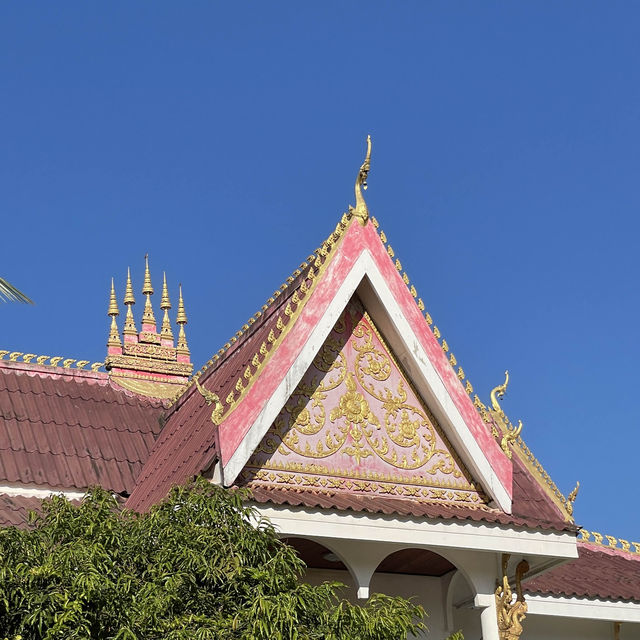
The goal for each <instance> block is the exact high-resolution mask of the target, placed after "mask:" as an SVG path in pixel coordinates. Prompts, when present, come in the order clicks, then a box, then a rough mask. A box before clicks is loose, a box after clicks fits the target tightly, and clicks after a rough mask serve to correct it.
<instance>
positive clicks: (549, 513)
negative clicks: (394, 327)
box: [128, 216, 576, 531]
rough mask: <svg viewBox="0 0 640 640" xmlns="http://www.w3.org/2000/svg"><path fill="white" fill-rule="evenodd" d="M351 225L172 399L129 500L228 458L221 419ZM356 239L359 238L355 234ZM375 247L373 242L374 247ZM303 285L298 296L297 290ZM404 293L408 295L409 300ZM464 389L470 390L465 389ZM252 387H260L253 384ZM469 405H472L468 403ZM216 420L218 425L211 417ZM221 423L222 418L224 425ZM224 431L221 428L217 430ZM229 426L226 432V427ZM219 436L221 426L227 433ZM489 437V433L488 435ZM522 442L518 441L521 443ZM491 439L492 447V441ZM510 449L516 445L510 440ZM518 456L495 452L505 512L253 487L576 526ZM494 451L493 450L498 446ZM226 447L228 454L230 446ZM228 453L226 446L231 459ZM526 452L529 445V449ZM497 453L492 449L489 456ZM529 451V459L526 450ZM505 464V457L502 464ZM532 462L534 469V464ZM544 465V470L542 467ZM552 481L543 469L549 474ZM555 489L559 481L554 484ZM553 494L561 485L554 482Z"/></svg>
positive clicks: (262, 498)
mask: <svg viewBox="0 0 640 640" xmlns="http://www.w3.org/2000/svg"><path fill="white" fill-rule="evenodd" d="M352 224H353V225H355V224H357V222H356V221H355V220H354V219H353V218H351V217H349V216H344V217H343V219H342V221H341V223H340V224H339V225H338V227H337V228H336V230H335V231H334V232H333V233H332V234H331V235H330V236H329V238H328V239H327V241H325V243H323V244H322V246H321V247H320V248H319V249H318V250H316V252H314V253H313V254H312V255H310V256H309V257H308V258H307V260H306V261H305V262H304V263H303V264H302V265H301V266H300V268H298V269H296V270H295V271H294V273H293V274H292V276H291V277H290V278H289V279H288V280H287V282H285V283H284V284H283V285H282V286H281V287H280V288H279V289H278V290H277V291H276V292H275V293H274V295H273V296H272V297H271V298H270V299H269V301H268V302H267V304H266V305H264V306H263V308H262V310H261V311H259V312H258V313H256V315H255V316H253V317H252V318H251V319H250V321H249V322H247V323H246V324H245V325H244V326H243V327H242V329H241V330H240V331H238V332H237V333H236V335H235V336H233V337H232V339H231V340H229V341H228V342H227V343H226V344H225V345H224V347H223V348H222V349H220V351H219V352H218V353H217V354H215V355H214V357H213V358H212V359H211V360H210V361H209V362H208V363H207V365H205V367H203V369H202V370H201V371H200V372H198V374H197V375H196V376H195V377H194V379H193V380H192V382H191V384H190V386H189V387H188V388H187V389H186V391H184V392H183V393H182V394H181V395H180V396H178V397H177V399H176V400H175V401H174V402H173V404H172V406H171V408H170V409H169V411H168V413H167V421H166V426H165V428H164V430H163V432H162V434H161V435H160V437H159V438H158V441H157V442H156V444H155V446H154V448H153V451H152V452H151V455H150V456H149V459H148V461H147V463H146V464H145V467H144V469H143V471H142V473H141V474H140V477H139V480H138V483H137V485H136V488H135V490H134V492H133V493H132V495H131V497H130V499H129V501H128V506H129V507H131V508H134V509H137V510H146V509H148V508H149V507H150V506H151V505H152V504H153V503H155V502H157V501H158V500H161V499H162V498H163V497H164V496H165V495H166V494H167V492H168V490H169V489H170V487H171V486H172V485H174V484H179V483H181V482H184V481H185V480H186V479H188V478H189V477H192V476H194V475H197V474H199V473H209V472H211V469H212V466H213V465H214V464H216V463H218V462H219V461H220V460H222V459H223V458H224V457H225V453H224V452H223V451H222V450H221V449H222V445H221V438H220V433H221V426H220V424H224V422H225V419H226V418H227V417H228V416H229V415H233V412H234V411H235V410H236V409H238V407H239V406H241V405H242V403H243V402H246V398H247V396H248V394H249V391H250V390H251V387H252V386H253V385H254V384H255V382H256V380H257V379H259V378H260V376H261V374H262V373H263V371H264V369H265V367H266V365H267V363H268V361H269V359H270V358H271V357H272V356H273V354H274V353H275V352H277V350H278V349H279V348H281V344H282V342H283V340H284V338H285V337H286V335H287V334H288V333H289V331H291V330H292V328H293V326H294V325H295V323H296V322H297V321H298V317H299V316H300V312H301V311H302V308H303V307H304V304H306V303H307V302H308V301H309V298H311V297H312V296H313V295H314V288H315V286H316V285H317V283H318V281H319V280H321V279H322V277H323V273H324V271H325V269H326V268H327V265H328V264H329V263H330V261H331V260H332V259H333V257H334V255H335V254H336V253H337V252H338V251H340V249H339V247H340V245H341V242H342V239H343V237H344V236H345V234H346V233H347V231H348V229H349V227H350V225H352ZM366 227H368V228H370V227H375V229H376V230H377V229H378V224H377V222H376V221H375V220H373V221H371V220H369V221H368V222H367V223H366ZM376 235H378V236H379V238H378V243H380V241H382V242H381V246H382V248H383V253H384V260H386V261H388V263H390V264H391V265H392V266H393V271H394V273H395V274H396V275H397V276H398V278H399V279H400V278H401V283H402V286H403V287H405V288H406V289H405V290H407V293H409V295H410V296H411V298H413V301H412V303H411V304H413V305H414V308H415V309H416V310H419V313H420V315H421V316H422V322H423V323H424V324H423V326H425V327H428V328H429V330H430V333H431V335H432V336H433V337H435V338H436V339H437V340H438V343H436V344H437V347H438V349H437V351H438V352H439V354H440V355H439V356H438V355H436V356H435V357H438V358H440V360H442V361H443V362H444V365H442V364H440V366H443V367H447V368H448V369H449V371H450V374H447V375H448V376H449V378H450V379H453V380H454V382H453V383H452V384H457V385H458V386H459V388H460V391H461V392H462V396H463V397H464V398H465V399H466V398H468V396H469V395H470V394H471V393H472V392H473V387H472V385H471V384H470V383H469V382H468V380H466V381H465V374H464V372H463V371H462V368H461V367H459V365H458V362H457V360H456V358H455V356H453V354H452V353H450V348H449V345H448V344H447V343H446V341H445V340H444V339H443V338H442V337H441V334H440V331H439V329H438V328H437V327H435V326H434V325H433V320H432V319H431V316H430V314H429V313H427V312H424V305H423V303H422V300H421V299H419V298H418V296H417V292H416V290H415V287H414V286H413V285H411V284H410V282H409V279H408V276H407V274H406V273H405V272H403V271H402V267H401V264H400V262H399V260H398V259H397V258H396V257H395V253H394V251H393V249H392V248H391V247H390V246H389V245H387V238H386V236H385V234H384V232H382V231H379V233H377V234H376ZM360 242H362V241H360ZM374 248H375V247H374ZM301 288H302V290H303V293H301ZM411 298H410V299H411ZM195 380H197V382H198V384H199V385H201V387H202V388H204V389H205V390H206V393H209V394H214V396H213V397H217V399H218V402H216V405H215V406H212V405H211V404H210V403H209V402H208V401H207V400H206V399H205V397H203V395H202V394H201V393H199V392H198V389H197V388H196V386H195V385H194V381H195ZM465 392H466V393H465ZM256 393H258V392H257V391H256ZM469 404H470V405H472V403H471V402H469ZM214 410H217V413H218V415H217V416H216V418H217V420H213V417H214V416H212V412H214ZM472 412H473V414H474V415H475V416H476V419H477V420H478V423H479V424H480V425H482V426H481V427H480V430H481V431H482V433H481V434H480V436H481V437H482V439H483V441H484V445H483V446H485V447H488V446H489V443H490V442H491V443H496V440H494V436H492V435H491V425H490V424H488V422H487V421H486V420H484V421H483V420H482V419H481V418H480V416H481V415H482V412H481V411H480V409H479V406H478V405H476V407H475V408H473V407H472ZM216 423H217V424H216ZM225 426H226V425H225ZM223 428H224V427H223ZM227 433H228V431H227ZM223 434H224V432H223ZM494 435H495V434H494ZM223 437H231V438H232V439H235V441H238V440H239V441H242V438H243V436H242V434H239V433H238V432H237V431H234V432H233V434H232V435H231V436H224V435H223ZM520 443H521V444H522V446H523V447H524V449H523V450H520ZM494 446H495V445H494ZM512 447H513V448H514V449H515V446H513V445H512ZM518 447H519V448H518V451H519V453H518V455H513V456H512V459H509V458H508V457H507V456H506V455H505V454H504V453H502V452H499V453H498V454H497V456H501V457H502V458H503V459H504V463H506V464H508V467H509V477H510V478H511V480H512V483H511V490H512V494H513V495H512V509H511V513H506V512H505V511H504V510H503V509H500V508H499V507H498V506H497V505H496V504H495V503H492V504H491V505H489V504H483V505H479V506H476V507H466V508H465V507H461V506H450V505H449V506H447V505H437V504H428V503H426V502H422V503H419V502H417V501H411V500H404V499H401V498H387V499H382V498H381V497H380V496H361V495H356V494H353V495H343V494H340V495H337V494H335V493H334V494H333V495H331V494H330V493H329V492H326V491H325V492H317V491H312V490H288V489H286V488H278V487H260V488H254V491H255V499H256V500H257V501H259V502H273V503H277V504H289V505H304V506H308V507H316V508H338V509H353V510H357V511H369V512H372V513H376V512H381V513H398V514H406V515H415V516H418V515H420V516H422V517H439V518H457V519H459V518H462V519H471V520H484V521H490V522H496V523H502V524H511V525H514V526H523V527H529V528H543V529H554V530H571V531H575V530H576V527H575V525H574V524H573V520H572V518H571V517H570V514H568V513H567V511H566V509H564V508H562V502H561V501H559V500H555V501H554V500H553V499H552V496H551V491H550V487H549V481H548V480H547V479H546V478H545V477H544V475H543V474H542V473H540V472H539V471H538V467H539V463H537V461H535V458H533V460H534V461H535V464H532V463H530V461H529V460H528V459H527V456H526V455H524V453H523V451H524V450H526V451H527V452H528V449H526V445H524V443H523V442H522V440H521V439H520V440H519V443H518ZM498 451H499V447H498ZM231 453H232V452H231ZM231 453H227V454H226V457H227V459H229V457H230V456H231ZM529 453H530V452H529ZM493 455H496V454H493ZM531 458H532V456H531ZM501 464H502V463H501ZM536 465H537V466H536ZM540 468H541V467H540ZM547 478H548V476H547ZM553 488H554V489H555V486H554V487H553ZM556 491H557V489H556Z"/></svg>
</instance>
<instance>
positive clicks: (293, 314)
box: [168, 213, 353, 416]
mask: <svg viewBox="0 0 640 640" xmlns="http://www.w3.org/2000/svg"><path fill="white" fill-rule="evenodd" d="M352 220H353V216H352V215H351V214H350V213H344V214H343V215H342V218H341V219H340V221H339V222H338V224H337V225H336V228H335V230H334V231H332V232H331V233H330V234H329V236H328V238H327V239H326V240H325V241H324V242H323V243H322V244H321V245H320V247H318V248H317V249H316V250H315V251H314V252H313V253H311V254H310V255H309V256H308V257H307V259H306V260H305V261H303V262H302V263H301V264H300V266H299V267H297V268H296V269H295V270H294V271H293V273H292V275H290V276H288V277H287V279H286V280H285V282H283V283H282V284H281V285H280V287H279V288H278V289H276V290H275V291H274V293H273V295H272V296H270V297H269V298H268V299H267V301H266V302H265V304H263V305H262V307H261V309H260V310H259V311H257V312H256V313H254V314H253V315H252V316H251V317H250V318H249V319H248V320H247V322H245V323H244V324H243V325H242V327H241V328H240V329H239V330H238V331H236V333H235V334H234V335H233V336H231V338H229V340H228V341H227V342H226V343H225V344H224V345H223V346H222V347H221V348H220V349H219V350H218V351H217V353H215V354H214V355H213V356H212V357H211V358H210V359H209V360H208V361H207V362H206V363H205V364H204V365H203V366H202V367H201V368H200V370H199V371H197V372H196V373H195V374H194V375H193V376H192V377H191V379H190V380H189V382H188V383H187V385H186V386H185V387H184V388H183V389H181V390H180V391H179V392H178V393H177V394H176V396H175V397H174V398H172V399H171V400H170V401H169V405H168V406H169V408H171V407H173V406H175V405H176V404H177V402H178V401H179V400H180V399H181V398H182V397H184V396H185V394H186V393H187V391H189V389H191V388H193V387H194V384H195V382H196V380H199V379H200V378H201V377H202V376H203V375H204V374H205V373H206V372H207V371H208V370H209V369H211V368H212V367H213V366H214V365H215V366H216V368H217V366H218V365H219V364H221V363H222V362H224V361H225V360H226V358H227V354H229V356H231V355H233V353H234V352H235V349H233V347H234V346H235V345H236V344H240V343H241V342H242V340H241V338H244V337H245V336H247V335H249V334H250V333H253V332H252V331H251V330H252V329H253V328H254V327H256V328H257V327H258V326H261V325H262V323H263V320H261V321H260V322H258V320H259V319H263V318H266V317H270V316H271V315H272V313H269V311H270V310H272V309H273V310H274V311H273V313H275V312H277V311H278V310H279V307H280V306H282V304H283V302H280V305H278V306H276V304H275V303H276V301H280V298H281V296H282V295H283V293H284V292H285V291H286V290H287V289H290V288H291V285H293V284H294V283H296V281H297V280H298V281H301V282H300V285H299V286H298V287H296V288H295V290H294V291H293V293H292V294H290V295H288V296H286V298H284V299H289V298H290V299H291V300H292V301H293V303H294V305H295V307H296V308H295V310H294V309H293V308H292V306H291V302H289V303H288V304H287V305H286V308H285V311H284V315H285V316H286V318H287V319H286V320H285V319H284V318H282V316H280V317H279V318H278V321H277V328H278V330H279V331H280V334H279V335H278V336H277V337H276V336H275V334H274V332H273V331H272V332H271V333H270V334H269V339H268V340H267V341H265V342H263V344H262V345H261V347H260V349H259V351H258V352H256V354H255V356H254V359H253V361H252V364H253V366H254V370H251V369H250V367H247V368H246V369H245V371H244V372H243V374H242V376H240V377H239V378H238V381H237V382H236V391H238V393H239V396H238V397H237V398H236V397H235V394H234V393H233V392H232V394H229V395H228V396H227V398H225V399H223V402H224V403H225V404H226V405H227V406H226V408H225V409H224V413H223V416H226V415H228V413H229V412H230V411H232V410H233V409H234V408H235V407H236V406H237V404H238V402H239V400H240V399H241V398H242V397H243V396H244V395H245V393H246V390H247V389H248V388H249V387H250V386H251V383H252V382H253V380H254V379H255V377H256V376H257V374H258V373H259V371H261V370H262V368H263V367H264V365H265V363H266V362H267V360H269V356H270V355H271V353H273V352H274V348H273V347H274V346H276V344H279V343H280V341H281V340H282V339H283V338H284V336H285V335H286V334H287V333H288V331H289V329H290V328H291V326H293V324H294V321H295V320H296V318H297V316H298V315H299V313H300V311H302V308H303V307H304V304H305V302H306V301H307V300H308V299H309V296H310V294H311V292H312V290H313V289H314V287H315V283H316V282H317V281H318V275H319V274H320V271H323V270H324V267H325V266H326V264H327V263H328V260H329V258H330V257H331V256H332V255H333V250H334V249H335V247H336V245H337V243H338V242H339V241H340V239H341V238H342V237H343V235H344V232H345V231H346V229H347V227H348V226H349V224H350V223H351V221H352ZM307 267H309V271H308V272H307V275H306V276H305V275H304V270H305V269H307ZM307 283H309V284H307ZM284 299H283V300H284ZM231 395H233V396H234V398H233V399H231V397H230V396H231Z"/></svg>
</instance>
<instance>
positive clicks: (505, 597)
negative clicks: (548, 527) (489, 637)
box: [495, 553, 529, 640]
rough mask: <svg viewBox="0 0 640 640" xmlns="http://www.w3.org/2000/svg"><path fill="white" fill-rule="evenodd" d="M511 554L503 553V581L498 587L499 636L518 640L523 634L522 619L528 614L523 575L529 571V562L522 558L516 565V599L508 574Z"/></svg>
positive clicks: (496, 596)
mask: <svg viewBox="0 0 640 640" xmlns="http://www.w3.org/2000/svg"><path fill="white" fill-rule="evenodd" d="M509 558H510V555H509V554H507V553H505V554H503V555H502V582H501V584H498V586H497V587H496V594H495V598H496V613H497V615H498V636H499V638H500V640H518V639H519V638H520V636H521V635H522V631H523V629H522V621H523V620H524V619H525V618H526V615H527V610H528V607H527V603H526V602H525V601H524V595H523V593H522V577H523V576H524V574H525V573H527V571H529V563H528V562H527V561H526V560H521V561H520V562H519V563H518V566H517V567H516V599H515V601H513V592H512V591H511V586H510V584H509V577H508V576H507V566H508V564H509Z"/></svg>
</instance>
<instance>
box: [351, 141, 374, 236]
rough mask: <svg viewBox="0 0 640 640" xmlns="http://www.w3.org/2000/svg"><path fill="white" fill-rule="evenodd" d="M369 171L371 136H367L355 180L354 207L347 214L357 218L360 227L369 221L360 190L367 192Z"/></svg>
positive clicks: (365, 204) (367, 210)
mask: <svg viewBox="0 0 640 640" xmlns="http://www.w3.org/2000/svg"><path fill="white" fill-rule="evenodd" d="M370 169H371V136H369V135H368V136H367V155H366V156H365V159H364V162H363V163H362V165H361V166H360V171H358V177H357V178H356V185H355V194H356V206H355V207H351V206H350V207H349V212H350V213H351V215H353V217H354V218H358V220H360V222H361V223H362V225H363V226H364V225H365V224H367V220H368V219H369V209H368V208H367V203H366V202H365V201H364V197H363V195H362V190H363V189H364V190H365V191H366V190H367V176H368V175H369V171H370Z"/></svg>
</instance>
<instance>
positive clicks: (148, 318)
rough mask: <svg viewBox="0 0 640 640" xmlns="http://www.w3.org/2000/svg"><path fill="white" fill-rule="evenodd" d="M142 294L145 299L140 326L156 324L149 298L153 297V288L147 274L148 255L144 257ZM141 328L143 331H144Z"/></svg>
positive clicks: (149, 275) (149, 276)
mask: <svg viewBox="0 0 640 640" xmlns="http://www.w3.org/2000/svg"><path fill="white" fill-rule="evenodd" d="M142 294H143V295H145V296H146V297H147V299H146V300H145V303H144V311H143V313H142V324H153V325H155V323H156V318H155V316H154V315H153V307H152V306H151V296H152V295H153V286H152V285H151V274H150V273H149V254H148V253H147V254H146V255H145V256H144V284H143V285H142ZM144 330H145V329H144V327H143V331H144Z"/></svg>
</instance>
